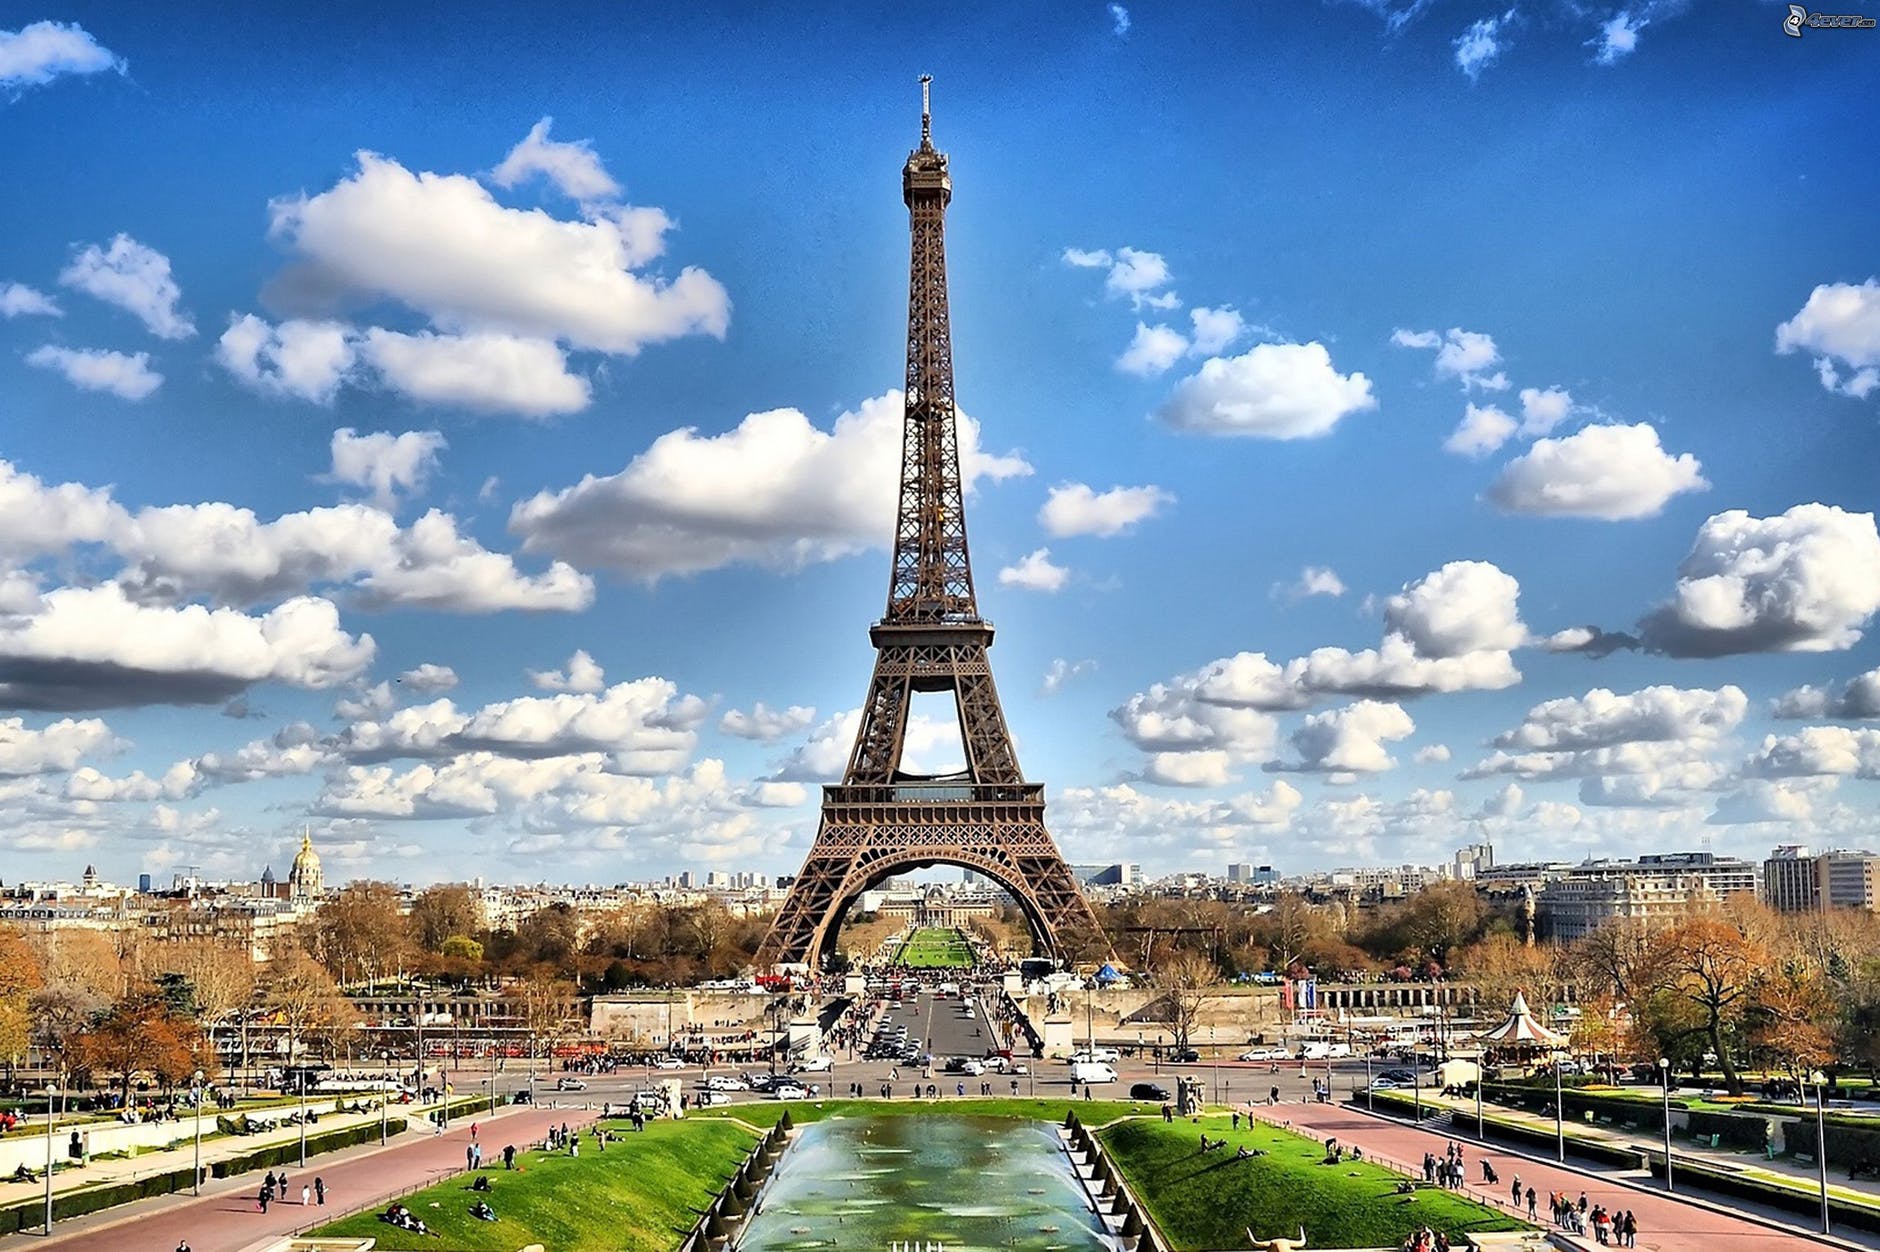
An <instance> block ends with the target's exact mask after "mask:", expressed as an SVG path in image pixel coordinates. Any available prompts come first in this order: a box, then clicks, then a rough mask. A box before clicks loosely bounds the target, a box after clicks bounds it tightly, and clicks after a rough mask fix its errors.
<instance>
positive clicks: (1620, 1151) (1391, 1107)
mask: <svg viewBox="0 0 1880 1252" xmlns="http://www.w3.org/2000/svg"><path fill="white" fill-rule="evenodd" d="M1372 1098H1373V1099H1374V1100H1376V1102H1377V1106H1378V1107H1379V1108H1380V1109H1383V1110H1384V1111H1386V1112H1389V1113H1405V1114H1407V1113H1410V1112H1411V1110H1412V1109H1413V1108H1414V1105H1413V1103H1412V1101H1411V1097H1409V1096H1407V1095H1404V1094H1403V1093H1402V1092H1398V1091H1377V1092H1373V1093H1372ZM1351 1103H1352V1105H1353V1107H1357V1108H1362V1107H1363V1103H1364V1096H1363V1095H1357V1096H1354V1097H1353V1098H1352V1100H1351ZM1423 1108H1424V1116H1425V1117H1428V1116H1430V1109H1431V1106H1430V1105H1428V1104H1425V1105H1424V1106H1423ZM1451 1121H1452V1123H1453V1125H1454V1126H1455V1128H1456V1129H1457V1130H1458V1131H1462V1132H1465V1133H1466V1132H1468V1131H1471V1130H1474V1129H1475V1114H1474V1112H1473V1111H1471V1110H1467V1109H1457V1110H1456V1111H1455V1113H1454V1116H1453V1117H1452V1119H1451ZM1573 1124H1574V1123H1571V1122H1569V1123H1568V1126H1569V1132H1568V1134H1567V1151H1568V1152H1569V1153H1571V1154H1572V1155H1574V1156H1578V1157H1583V1158H1585V1159H1587V1160H1591V1161H1599V1162H1601V1163H1602V1164H1606V1165H1616V1166H1619V1167H1620V1168H1621V1169H1638V1168H1639V1167H1640V1164H1641V1158H1642V1157H1643V1156H1644V1154H1643V1153H1642V1152H1639V1151H1637V1150H1636V1149H1633V1148H1628V1147H1622V1146H1618V1145H1615V1144H1606V1143H1594V1142H1591V1141H1589V1140H1585V1139H1576V1138H1574V1137H1573V1134H1572V1132H1571V1127H1572V1125H1573ZM1482 1129H1483V1131H1484V1133H1485V1134H1486V1135H1487V1136H1488V1137H1489V1138H1490V1139H1500V1140H1502V1141H1504V1142H1506V1143H1517V1144H1520V1145H1522V1146H1523V1147H1530V1148H1539V1149H1543V1150H1545V1151H1548V1152H1552V1151H1553V1150H1554V1148H1555V1146H1556V1142H1555V1139H1554V1132H1553V1131H1551V1130H1547V1129H1544V1128H1542V1127H1539V1126H1524V1125H1522V1124H1520V1123H1519V1122H1510V1121H1504V1120H1503V1119H1501V1118H1498V1117H1496V1116H1495V1115H1494V1114H1493V1113H1487V1114H1485V1115H1484V1117H1483V1127H1482Z"/></svg>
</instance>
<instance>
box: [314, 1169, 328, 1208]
mask: <svg viewBox="0 0 1880 1252" xmlns="http://www.w3.org/2000/svg"><path fill="white" fill-rule="evenodd" d="M313 1199H314V1203H316V1204H318V1205H320V1206H321V1207H322V1208H324V1207H326V1179H324V1178H322V1177H320V1176H319V1175H318V1174H315V1175H314V1176H313Z"/></svg>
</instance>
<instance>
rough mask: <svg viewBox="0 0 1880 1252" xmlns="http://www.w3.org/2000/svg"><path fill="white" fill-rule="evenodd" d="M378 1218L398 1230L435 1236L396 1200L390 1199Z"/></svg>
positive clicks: (434, 1233) (492, 1218)
mask: <svg viewBox="0 0 1880 1252" xmlns="http://www.w3.org/2000/svg"><path fill="white" fill-rule="evenodd" d="M478 1203H482V1201H478ZM379 1220H380V1221H382V1222H389V1223H391V1224H392V1225H394V1226H396V1227H398V1228H399V1229H400V1230H409V1231H411V1232H412V1233H413V1234H418V1235H430V1236H431V1237H432V1238H436V1237H437V1232H436V1231H435V1230H432V1229H431V1228H430V1227H429V1226H426V1225H425V1224H424V1221H423V1219H422V1218H420V1217H419V1216H418V1215H417V1214H416V1213H414V1212H412V1211H411V1210H410V1209H408V1208H406V1207H405V1206H404V1205H402V1204H400V1203H399V1202H398V1201H396V1200H394V1201H392V1206H391V1207H390V1208H388V1209H386V1210H385V1211H384V1212H383V1213H380V1214H379ZM490 1220H492V1221H494V1220H495V1217H494V1215H492V1216H491V1218H490Z"/></svg>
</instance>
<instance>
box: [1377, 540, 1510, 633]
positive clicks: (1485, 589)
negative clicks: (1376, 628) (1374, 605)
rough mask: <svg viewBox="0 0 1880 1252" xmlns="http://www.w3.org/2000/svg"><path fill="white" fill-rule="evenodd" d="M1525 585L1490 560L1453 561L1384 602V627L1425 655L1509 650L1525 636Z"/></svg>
mask: <svg viewBox="0 0 1880 1252" xmlns="http://www.w3.org/2000/svg"><path fill="white" fill-rule="evenodd" d="M1520 594H1521V585H1520V584H1519V583H1517V582H1516V581H1515V579H1514V576H1513V575H1511V574H1508V573H1505V572H1504V571H1502V570H1501V569H1499V568H1498V567H1496V566H1495V565H1492V564H1490V563H1489V562H1487V561H1451V562H1449V563H1448V564H1447V565H1445V566H1443V567H1442V568H1441V569H1439V570H1435V571H1433V572H1431V573H1429V574H1426V575H1424V576H1423V577H1422V578H1420V579H1418V580H1417V581H1416V582H1414V583H1411V584H1409V585H1408V586H1406V587H1405V588H1404V589H1403V590H1402V591H1401V592H1399V593H1398V594H1396V595H1394V596H1392V597H1390V599H1388V600H1387V601H1385V602H1384V626H1385V628H1386V630H1387V631H1388V632H1389V633H1391V634H1398V635H1402V636H1403V637H1404V638H1406V639H1408V640H1409V642H1410V644H1411V646H1412V647H1413V648H1415V649H1416V651H1417V653H1418V654H1419V655H1422V656H1427V657H1459V656H1467V655H1469V654H1471V653H1476V652H1506V651H1508V650H1509V649H1511V648H1516V647H1519V646H1520V645H1521V644H1522V642H1523V641H1524V640H1525V639H1526V637H1527V630H1526V628H1525V627H1523V626H1522V625H1521V619H1520V616H1519V613H1518V610H1517V608H1516V603H1515V602H1516V599H1517V597H1519V596H1520Z"/></svg>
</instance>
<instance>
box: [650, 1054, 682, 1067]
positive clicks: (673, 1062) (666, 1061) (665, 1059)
mask: <svg viewBox="0 0 1880 1252" xmlns="http://www.w3.org/2000/svg"><path fill="white" fill-rule="evenodd" d="M653 1068H654V1069H684V1068H685V1062H684V1061H682V1060H680V1059H679V1058H678V1057H676V1056H662V1057H660V1058H659V1059H658V1060H657V1061H654V1062H653Z"/></svg>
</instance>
